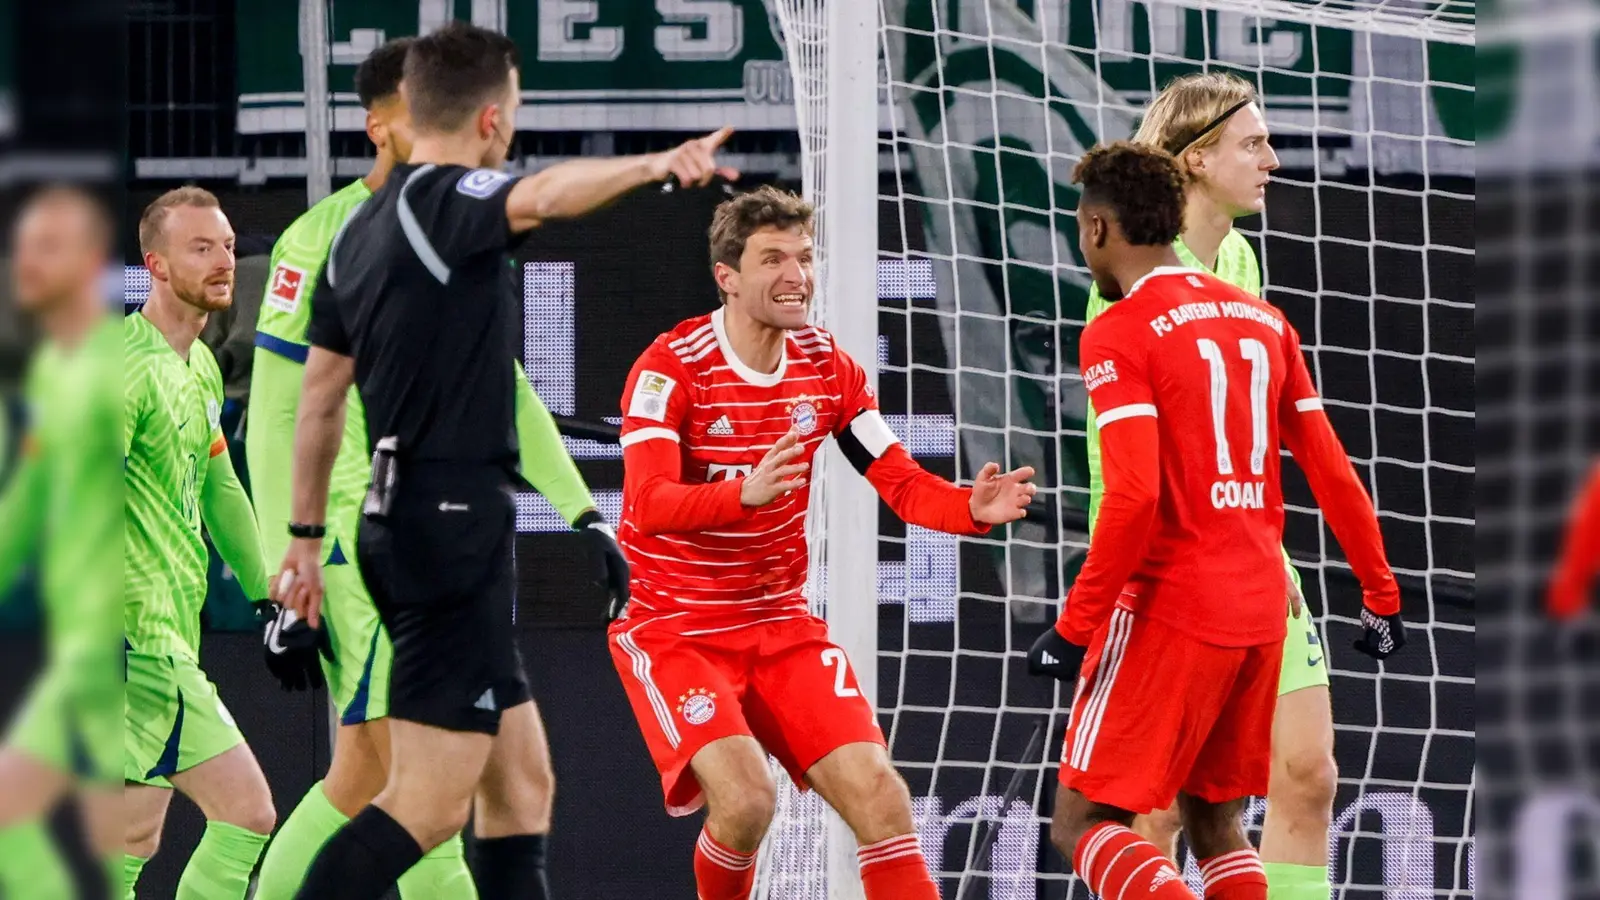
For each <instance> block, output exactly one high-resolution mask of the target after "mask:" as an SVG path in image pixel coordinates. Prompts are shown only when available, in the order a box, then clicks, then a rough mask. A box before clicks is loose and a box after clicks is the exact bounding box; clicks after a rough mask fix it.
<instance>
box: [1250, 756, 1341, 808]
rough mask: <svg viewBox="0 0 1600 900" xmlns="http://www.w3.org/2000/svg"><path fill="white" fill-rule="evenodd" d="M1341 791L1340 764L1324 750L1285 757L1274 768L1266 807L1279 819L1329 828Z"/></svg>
mask: <svg viewBox="0 0 1600 900" xmlns="http://www.w3.org/2000/svg"><path fill="white" fill-rule="evenodd" d="M1338 791H1339V764H1338V763H1337V762H1335V761H1334V758H1333V754H1331V753H1328V752H1326V751H1325V750H1323V749H1322V748H1320V747H1319V748H1316V749H1314V750H1307V751H1305V752H1300V753H1291V754H1286V755H1285V756H1284V757H1283V759H1282V760H1281V761H1280V764H1279V765H1276V766H1274V767H1273V772H1272V780H1271V782H1270V783H1269V785H1268V791H1267V805H1268V808H1269V809H1271V810H1272V812H1274V813H1276V814H1278V815H1280V816H1284V815H1287V816H1292V817H1294V818H1295V819H1296V820H1300V821H1314V822H1320V823H1322V824H1323V825H1326V824H1327V823H1328V822H1329V821H1330V820H1331V819H1332V817H1333V802H1334V799H1335V796H1336V795H1337V794H1338Z"/></svg>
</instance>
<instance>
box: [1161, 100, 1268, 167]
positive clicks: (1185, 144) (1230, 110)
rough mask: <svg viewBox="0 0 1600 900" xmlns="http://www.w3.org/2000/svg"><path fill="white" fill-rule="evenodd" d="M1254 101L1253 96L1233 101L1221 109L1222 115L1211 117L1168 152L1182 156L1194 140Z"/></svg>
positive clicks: (1208, 132) (1192, 144)
mask: <svg viewBox="0 0 1600 900" xmlns="http://www.w3.org/2000/svg"><path fill="white" fill-rule="evenodd" d="M1254 102H1255V98H1254V97H1246V98H1245V99H1243V100H1240V101H1239V102H1238V103H1235V104H1234V105H1232V106H1230V107H1228V108H1227V109H1225V110H1223V111H1222V115H1220V116H1217V117H1216V118H1215V119H1212V120H1211V121H1210V122H1209V123H1208V124H1207V125H1206V127H1204V128H1202V129H1200V130H1199V131H1197V132H1195V133H1194V136H1193V137H1191V138H1189V139H1188V140H1186V141H1184V142H1183V143H1182V144H1180V145H1178V149H1176V150H1171V151H1168V152H1170V153H1171V154H1172V155H1173V156H1182V155H1183V152H1184V151H1185V150H1188V149H1189V148H1190V147H1193V146H1194V144H1195V141H1198V140H1200V139H1201V138H1203V137H1205V136H1206V135H1208V134H1210V133H1211V132H1212V131H1213V130H1214V129H1216V127H1217V126H1218V125H1221V124H1222V123H1223V122H1226V121H1228V118H1229V117H1230V116H1232V115H1233V114H1234V113H1236V112H1238V111H1239V110H1241V109H1244V108H1245V107H1246V106H1249V105H1250V104H1252V103H1254Z"/></svg>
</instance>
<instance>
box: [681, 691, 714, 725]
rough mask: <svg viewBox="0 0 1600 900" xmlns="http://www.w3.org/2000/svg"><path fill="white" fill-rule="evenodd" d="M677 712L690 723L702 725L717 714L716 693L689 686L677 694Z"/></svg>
mask: <svg viewBox="0 0 1600 900" xmlns="http://www.w3.org/2000/svg"><path fill="white" fill-rule="evenodd" d="M678 712H680V713H682V714H683V720H684V721H685V722H688V723H689V724H690V725H704V724H705V723H707V722H709V721H711V717H712V716H714V715H716V714H717V695H716V694H715V693H714V692H712V691H708V690H706V689H705V688H690V689H689V691H688V693H684V694H679V695H678Z"/></svg>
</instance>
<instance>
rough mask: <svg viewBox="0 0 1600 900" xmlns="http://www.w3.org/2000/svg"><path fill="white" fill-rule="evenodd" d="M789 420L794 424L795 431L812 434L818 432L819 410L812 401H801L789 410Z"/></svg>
mask: <svg viewBox="0 0 1600 900" xmlns="http://www.w3.org/2000/svg"><path fill="white" fill-rule="evenodd" d="M789 420H790V421H792V422H793V423H794V430H795V431H798V432H800V433H801V434H810V433H811V432H813V431H816V430H817V408H816V407H815V406H813V405H812V404H811V401H810V400H801V401H800V402H799V403H796V404H795V405H794V408H793V409H791V410H789Z"/></svg>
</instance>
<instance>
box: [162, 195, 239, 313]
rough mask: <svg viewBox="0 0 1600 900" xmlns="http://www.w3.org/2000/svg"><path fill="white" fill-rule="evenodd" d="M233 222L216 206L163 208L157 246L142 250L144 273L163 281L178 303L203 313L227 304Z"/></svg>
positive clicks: (230, 294) (230, 289) (229, 300)
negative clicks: (162, 218) (166, 209)
mask: <svg viewBox="0 0 1600 900" xmlns="http://www.w3.org/2000/svg"><path fill="white" fill-rule="evenodd" d="M233 239H234V238H233V227H232V226H231V225H229V224H228V217H227V216H225V215H223V214H222V210H220V209H218V208H216V207H214V206H213V207H204V206H176V207H173V208H172V209H170V210H168V211H167V217H166V221H165V222H163V224H162V229H161V240H160V247H159V249H157V250H152V251H150V252H149V253H146V254H145V265H146V266H147V267H148V268H149V269H150V277H151V278H154V279H155V280H157V281H165V282H167V283H168V284H169V285H170V286H171V288H172V293H173V294H175V295H176V296H177V297H178V299H179V300H182V301H183V302H184V303H187V304H188V305H190V306H192V307H194V308H196V309H199V310H201V311H203V312H217V311H219V310H224V309H227V308H228V307H229V306H232V305H233V265H234V258H233Z"/></svg>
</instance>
